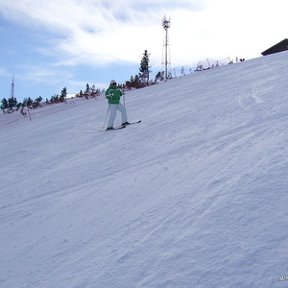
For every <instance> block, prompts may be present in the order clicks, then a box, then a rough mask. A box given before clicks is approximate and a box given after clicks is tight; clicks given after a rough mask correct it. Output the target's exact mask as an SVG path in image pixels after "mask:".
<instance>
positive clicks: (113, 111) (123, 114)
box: [106, 103, 127, 128]
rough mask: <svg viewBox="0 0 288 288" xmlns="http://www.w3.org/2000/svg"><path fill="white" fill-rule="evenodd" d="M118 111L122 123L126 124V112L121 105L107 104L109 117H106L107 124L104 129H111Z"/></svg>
mask: <svg viewBox="0 0 288 288" xmlns="http://www.w3.org/2000/svg"><path fill="white" fill-rule="evenodd" d="M117 110H118V111H120V112H121V117H122V123H125V122H127V112H126V108H125V107H124V106H123V105H122V104H121V103H119V104H109V110H108V111H109V117H108V122H107V125H106V127H108V128H110V127H113V124H114V120H115V118H116V112H117Z"/></svg>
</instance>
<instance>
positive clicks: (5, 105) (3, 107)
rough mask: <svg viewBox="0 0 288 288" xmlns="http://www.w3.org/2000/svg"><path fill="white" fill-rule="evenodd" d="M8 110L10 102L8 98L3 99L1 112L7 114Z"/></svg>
mask: <svg viewBox="0 0 288 288" xmlns="http://www.w3.org/2000/svg"><path fill="white" fill-rule="evenodd" d="M7 109H8V101H7V99H6V98H3V99H2V101H1V110H2V111H3V112H4V113H6V112H7Z"/></svg>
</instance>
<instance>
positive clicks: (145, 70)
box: [139, 50, 151, 86]
mask: <svg viewBox="0 0 288 288" xmlns="http://www.w3.org/2000/svg"><path fill="white" fill-rule="evenodd" d="M149 56H150V53H148V51H147V50H145V51H144V54H143V57H142V59H141V62H140V68H139V71H140V74H139V77H140V79H141V82H142V83H143V84H144V83H145V84H146V85H147V86H148V84H149V74H150V72H151V71H150V70H149V69H150V68H151V67H150V66H149V62H150V59H149Z"/></svg>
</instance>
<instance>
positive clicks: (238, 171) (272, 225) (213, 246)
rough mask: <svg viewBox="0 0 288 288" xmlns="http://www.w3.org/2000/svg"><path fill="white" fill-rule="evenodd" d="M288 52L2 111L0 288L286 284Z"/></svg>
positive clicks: (287, 244) (287, 232)
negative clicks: (114, 98)
mask: <svg viewBox="0 0 288 288" xmlns="http://www.w3.org/2000/svg"><path fill="white" fill-rule="evenodd" d="M287 56H288V54H287V53H286V52H284V53H280V54H277V55H273V56H269V57H265V58H259V59H254V60H250V61H246V62H242V63H237V64H233V65H229V66H225V67H220V68H217V69H213V70H208V71H203V72H199V73H196V74H192V75H189V76H185V77H182V78H178V79H174V80H171V81H168V82H166V83H162V84H158V85H154V86H151V87H148V88H145V89H140V90H136V91H133V92H129V93H127V94H126V106H127V111H128V117H129V120H130V121H133V120H138V119H141V120H142V123H140V124H137V125H133V126H128V127H127V128H126V129H122V130H118V131H109V132H106V131H102V126H103V122H104V119H105V114H106V109H107V107H106V101H105V99H104V98H103V97H100V98H99V99H98V101H95V100H94V99H93V100H82V101H80V102H78V103H77V104H76V103H73V102H69V103H70V104H59V105H56V106H50V107H45V108H42V109H37V110H35V111H32V121H29V119H28V118H26V119H23V118H21V117H22V116H21V115H18V113H17V114H16V113H13V114H9V115H1V116H0V123H1V124H0V125H1V129H0V135H1V139H0V148H1V160H0V161H1V162H0V165H1V179H2V180H1V194H0V258H1V261H0V287H1V288H36V287H39V288H98V287H101V288H102V287H105V288H112V287H113V288H115V287H119V288H130V287H131V288H135V287H137V288H140V287H141V288H142V287H149V288H150V287H151V288H152V287H153V288H154V287H155V288H156V287H157V288H160V287H161V288H168V287H171V288H175V287H185V288H186V287H187V288H188V287H189V288H190V287H193V288H194V287H195V288H196V287H197V288H200V287H201V288H202V287H203V288H212V287H213V288H214V287H221V288H228V287H229V288H230V287H231V288H232V287H233V288H239V287H249V288H251V287H257V288H258V287H267V288H268V287H269V288H271V287H285V285H286V286H287V282H285V280H288V266H287V251H288V241H287V238H288V229H287V221H288V220H287V219H288V209H287V204H288V193H287V192H288V172H287V171H288V157H287V156H288V137H287V136H288V134H287V132H288V130H287V125H288V124H287V123H288V117H287V116H288V93H287V88H288V82H287V66H288V61H287ZM116 122H117V123H118V124H120V117H119V116H118V118H117V119H116Z"/></svg>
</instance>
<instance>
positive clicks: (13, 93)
mask: <svg viewBox="0 0 288 288" xmlns="http://www.w3.org/2000/svg"><path fill="white" fill-rule="evenodd" d="M10 97H11V98H15V83H14V74H13V76H12V82H11V95H10Z"/></svg>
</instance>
